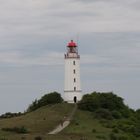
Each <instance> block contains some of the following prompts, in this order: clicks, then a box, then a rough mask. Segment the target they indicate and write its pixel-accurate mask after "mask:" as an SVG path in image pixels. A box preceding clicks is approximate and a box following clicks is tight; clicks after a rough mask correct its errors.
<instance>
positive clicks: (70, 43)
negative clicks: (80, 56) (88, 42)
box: [68, 40, 77, 47]
mask: <svg viewBox="0 0 140 140" xmlns="http://www.w3.org/2000/svg"><path fill="white" fill-rule="evenodd" d="M68 47H77V44H76V43H75V42H73V40H71V42H69V43H68Z"/></svg>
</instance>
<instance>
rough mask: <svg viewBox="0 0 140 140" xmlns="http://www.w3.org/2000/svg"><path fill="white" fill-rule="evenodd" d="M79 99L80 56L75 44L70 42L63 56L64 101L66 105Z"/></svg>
mask: <svg viewBox="0 0 140 140" xmlns="http://www.w3.org/2000/svg"><path fill="white" fill-rule="evenodd" d="M81 98H82V90H81V81H80V55H79V54H78V46H77V44H76V43H75V42H74V41H73V40H71V42H69V43H68V45H67V52H66V54H65V85H64V100H65V101H67V102H68V103H76V102H78V101H80V100H81Z"/></svg>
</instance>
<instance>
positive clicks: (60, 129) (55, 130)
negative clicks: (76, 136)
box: [48, 104, 77, 134]
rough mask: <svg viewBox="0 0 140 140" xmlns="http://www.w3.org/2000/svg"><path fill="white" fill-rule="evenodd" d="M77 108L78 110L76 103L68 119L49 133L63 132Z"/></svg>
mask: <svg viewBox="0 0 140 140" xmlns="http://www.w3.org/2000/svg"><path fill="white" fill-rule="evenodd" d="M76 110H77V105H76V104H75V107H74V109H73V110H72V112H71V114H70V115H69V116H68V117H67V118H66V120H65V121H64V122H63V123H62V124H59V125H58V126H57V127H56V128H55V129H54V130H52V131H51V132H49V133H48V134H57V133H59V132H61V131H62V130H63V129H64V128H66V127H67V126H68V125H69V124H70V122H71V120H72V118H73V115H74V114H75V112H76Z"/></svg>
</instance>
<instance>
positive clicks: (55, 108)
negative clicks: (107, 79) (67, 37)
mask: <svg viewBox="0 0 140 140" xmlns="http://www.w3.org/2000/svg"><path fill="white" fill-rule="evenodd" d="M73 108H74V105H73V104H67V103H60V104H55V105H48V106H44V107H41V108H39V109H37V110H35V111H33V112H30V113H27V114H25V115H23V116H20V117H14V118H10V119H0V140H39V139H35V138H37V137H38V136H40V137H41V138H42V140H110V137H112V139H111V140H140V138H139V137H137V138H134V137H133V136H131V134H128V133H125V131H123V130H122V129H116V127H117V126H119V127H120V126H121V127H128V126H129V127H130V126H131V125H132V124H131V122H130V120H128V119H124V118H122V119H119V120H117V119H116V120H115V119H114V120H106V119H98V118H96V117H95V113H94V112H90V111H84V110H80V109H77V111H76V113H75V115H74V117H73V120H72V122H71V124H70V125H69V126H68V127H67V128H66V129H64V130H63V131H62V132H61V133H59V134H57V135H48V134H47V133H48V132H50V131H51V130H53V128H55V127H56V126H57V125H58V124H59V123H60V121H61V120H62V119H63V118H64V116H67V115H70V114H71V112H72V110H73ZM22 126H24V127H25V128H26V129H27V130H28V131H29V133H27V134H18V133H15V132H5V131H2V130H1V129H2V128H12V127H22ZM129 127H128V128H129ZM131 127H132V126H131ZM114 135H117V136H120V137H119V138H117V139H116V138H114ZM125 135H126V136H127V137H125Z"/></svg>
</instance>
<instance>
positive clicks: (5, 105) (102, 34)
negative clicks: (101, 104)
mask: <svg viewBox="0 0 140 140" xmlns="http://www.w3.org/2000/svg"><path fill="white" fill-rule="evenodd" d="M139 7H140V1H139V0H0V114H1V113H4V112H8V111H10V112H17V111H24V110H25V109H26V108H27V106H28V105H29V104H30V103H31V102H32V101H33V100H34V99H36V98H40V97H41V96H42V95H44V94H45V93H48V92H51V91H58V92H60V93H62V94H63V87H64V53H65V52H66V45H67V43H68V41H69V40H71V39H74V40H75V41H78V45H79V53H80V55H81V82H82V90H83V93H90V92H92V91H104V92H107V91H113V92H114V93H115V94H117V95H119V96H121V97H123V98H124V99H125V103H126V104H128V105H129V106H130V107H131V108H135V109H137V108H140V93H139V92H140V9H139Z"/></svg>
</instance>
